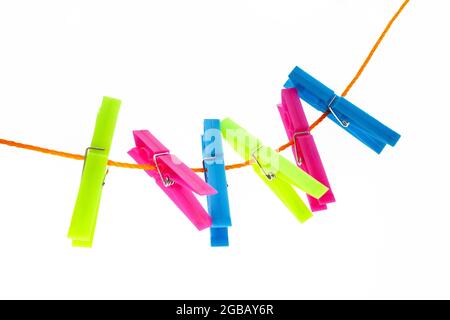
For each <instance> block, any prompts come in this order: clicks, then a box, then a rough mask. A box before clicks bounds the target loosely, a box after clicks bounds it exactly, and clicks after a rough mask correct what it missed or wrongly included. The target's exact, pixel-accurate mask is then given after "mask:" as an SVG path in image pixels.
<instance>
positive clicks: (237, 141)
mask: <svg viewBox="0 0 450 320" xmlns="http://www.w3.org/2000/svg"><path fill="white" fill-rule="evenodd" d="M221 131H222V135H223V137H224V139H225V140H226V141H227V142H228V143H229V144H230V145H231V147H232V148H233V149H234V150H235V151H236V152H237V153H238V154H239V155H240V156H241V157H242V158H243V159H244V160H245V161H251V160H253V161H255V164H253V165H252V166H253V169H254V170H255V172H256V173H257V174H258V176H259V177H260V178H262V179H263V181H264V182H265V183H266V185H267V186H269V187H270V188H271V190H272V191H273V192H274V193H275V194H276V195H277V196H278V198H280V200H281V201H282V202H283V203H284V204H286V205H287V207H288V208H289V209H290V210H291V211H292V213H293V214H294V215H295V216H296V217H297V218H299V220H300V221H305V220H307V219H308V218H309V217H310V216H311V212H310V211H309V209H308V208H307V207H306V206H305V205H304V204H303V205H299V204H298V202H299V201H300V202H301V199H300V197H298V195H297V194H296V192H295V191H294V189H293V188H292V186H291V185H294V186H296V187H297V188H299V189H300V190H302V191H304V192H306V193H308V194H310V195H311V196H313V197H315V198H320V197H322V196H323V195H324V194H325V193H326V192H327V191H328V188H327V187H326V186H324V185H323V184H322V183H320V182H319V181H317V180H316V179H314V178H313V177H311V176H310V175H308V174H307V173H305V172H304V171H303V170H301V169H300V168H298V167H296V166H295V165H294V164H293V163H291V162H290V161H289V160H287V159H286V158H285V157H283V156H282V155H280V154H278V153H277V152H275V150H273V149H271V148H269V147H266V146H264V144H263V143H262V142H261V141H260V140H259V139H257V138H256V137H254V136H252V135H250V133H248V132H247V131H246V130H245V129H244V128H242V127H241V126H239V125H238V124H237V123H236V122H234V121H233V120H231V119H230V118H227V119H224V120H222V121H221ZM294 194H295V196H294Z"/></svg>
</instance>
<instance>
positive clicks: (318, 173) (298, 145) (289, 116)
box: [278, 88, 336, 212]
mask: <svg viewBox="0 0 450 320" xmlns="http://www.w3.org/2000/svg"><path fill="white" fill-rule="evenodd" d="M281 100H282V103H281V104H280V105H278V111H279V112H280V115H281V119H282V121H283V124H284V127H285V129H286V133H287V136H288V139H289V140H293V142H294V145H293V147H292V151H293V153H294V157H295V161H296V163H297V166H298V167H300V168H302V169H303V170H304V171H306V172H307V173H309V174H310V175H311V176H312V177H314V178H315V179H317V180H318V181H320V182H321V183H323V184H324V185H325V186H327V187H328V189H329V190H328V191H327V192H326V193H325V194H324V195H323V196H322V197H321V198H319V199H315V198H313V197H311V196H310V195H307V196H308V201H309V205H310V207H311V210H312V211H313V212H316V211H320V210H326V209H327V204H328V203H333V202H335V201H336V200H335V199H334V195H333V192H332V191H331V188H330V182H329V181H328V178H327V175H326V173H325V169H324V167H323V164H322V160H321V159H320V155H319V151H318V150H317V147H316V143H315V142H314V137H313V136H312V135H311V133H310V132H309V124H308V120H307V119H306V115H305V112H304V111H303V107H302V104H301V102H300V99H299V97H298V93H297V89H295V88H291V89H283V90H282V91H281Z"/></svg>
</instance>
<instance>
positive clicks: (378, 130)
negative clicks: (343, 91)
mask: <svg viewBox="0 0 450 320" xmlns="http://www.w3.org/2000/svg"><path fill="white" fill-rule="evenodd" d="M285 87H287V88H293V87H295V88H297V90H298V93H299V95H300V97H301V98H302V99H303V100H304V101H306V102H308V104H310V105H311V106H313V107H314V108H316V109H317V110H319V111H321V112H326V111H328V110H329V111H330V114H329V115H328V118H329V119H331V120H332V121H333V122H335V123H336V124H338V125H339V126H340V127H342V128H343V129H344V130H346V131H347V132H348V133H350V134H351V135H352V136H354V137H355V138H356V139H358V140H360V141H361V142H362V143H364V144H365V145H366V146H368V147H369V148H370V149H372V150H373V151H375V152H376V153H381V151H383V149H384V147H385V146H386V145H387V144H388V145H390V146H395V144H396V143H397V142H398V140H399V139H400V135H399V134H398V133H396V132H395V131H393V130H392V129H390V128H389V127H387V126H385V125H384V124H382V123H381V122H380V121H378V120H377V119H375V118H373V117H372V116H370V115H369V114H367V113H366V112H364V111H363V110H361V109H359V108H358V107H357V106H355V105H354V104H352V103H351V102H349V101H348V100H347V99H345V98H344V97H339V96H338V95H336V94H335V93H334V92H333V90H331V89H330V88H328V87H327V86H325V85H324V84H322V83H321V82H320V81H318V80H316V79H315V78H313V77H312V76H311V75H309V74H308V73H306V72H305V71H303V70H302V69H300V68H299V67H295V68H294V70H293V71H292V72H291V73H290V74H289V80H288V82H286V84H285Z"/></svg>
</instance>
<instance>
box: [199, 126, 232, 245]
mask: <svg viewBox="0 0 450 320" xmlns="http://www.w3.org/2000/svg"><path fill="white" fill-rule="evenodd" d="M202 149H203V167H204V169H205V180H206V182H207V183H208V184H210V185H211V186H212V187H213V188H214V189H216V190H217V191H218V193H217V194H215V195H209V196H208V197H207V199H208V200H207V201H208V211H209V214H210V215H211V218H212V226H211V246H212V247H227V246H228V244H229V242H228V227H231V217H230V206H229V203H228V190H227V188H228V185H227V179H226V175H225V161H224V157H223V148H222V135H221V132H220V120H218V119H205V121H204V134H203V136H202Z"/></svg>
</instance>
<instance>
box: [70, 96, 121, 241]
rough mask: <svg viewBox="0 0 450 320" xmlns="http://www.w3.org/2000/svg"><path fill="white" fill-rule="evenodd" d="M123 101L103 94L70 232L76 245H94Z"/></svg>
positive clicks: (86, 156)
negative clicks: (103, 190)
mask: <svg viewBox="0 0 450 320" xmlns="http://www.w3.org/2000/svg"><path fill="white" fill-rule="evenodd" d="M120 104H121V102H120V100H117V99H113V98H109V97H103V102H102V106H101V107H100V110H99V112H98V115H97V122H96V124H95V131H94V137H93V138H92V143H91V146H90V147H88V148H87V149H86V154H85V160H84V166H83V174H82V176H81V183H80V190H79V192H78V198H77V201H76V203H75V209H74V211H73V215H72V222H71V224H70V229H69V235H68V237H69V238H70V239H72V245H73V246H74V247H86V248H91V247H92V241H93V239H94V233H95V226H96V223H97V214H98V208H99V205H100V199H101V196H102V189H103V185H104V182H105V175H106V173H107V165H108V156H109V151H110V149H111V143H112V139H113V135H114V129H115V127H116V122H117V117H118V115H119V110H120Z"/></svg>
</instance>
